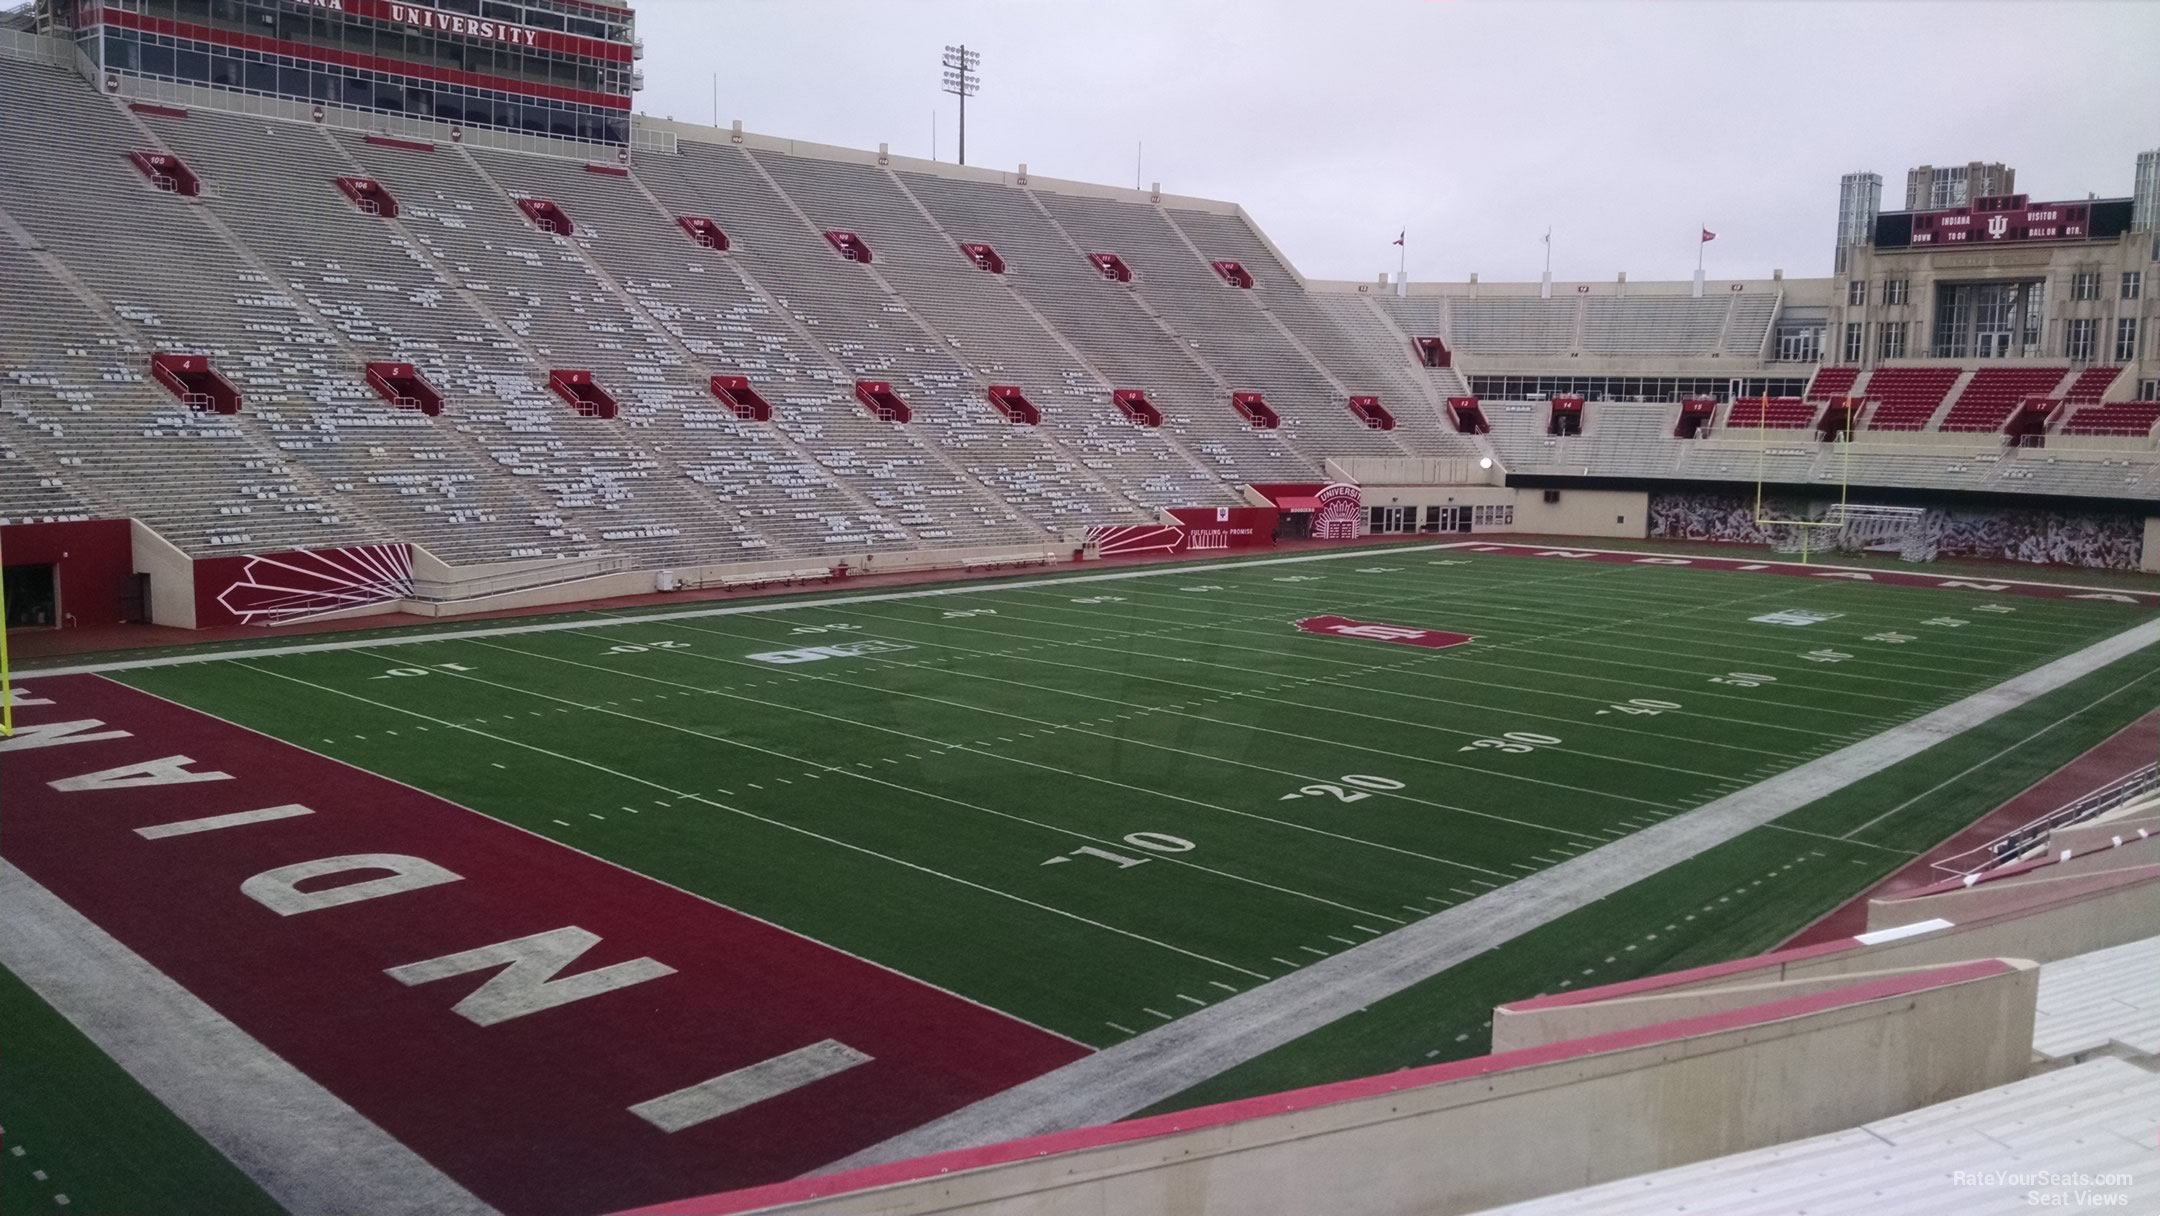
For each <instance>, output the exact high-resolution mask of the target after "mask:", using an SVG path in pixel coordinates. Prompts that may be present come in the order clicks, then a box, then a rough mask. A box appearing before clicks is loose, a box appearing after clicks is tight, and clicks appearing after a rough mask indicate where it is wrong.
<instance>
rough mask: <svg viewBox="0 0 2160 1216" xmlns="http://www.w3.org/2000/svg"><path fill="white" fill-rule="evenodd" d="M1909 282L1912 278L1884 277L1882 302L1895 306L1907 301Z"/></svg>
mask: <svg viewBox="0 0 2160 1216" xmlns="http://www.w3.org/2000/svg"><path fill="white" fill-rule="evenodd" d="M1909 283H1910V280H1907V279H1884V280H1883V284H1882V302H1883V303H1885V304H1889V305H1891V306H1893V307H1894V306H1896V305H1899V304H1903V303H1904V302H1905V291H1906V288H1907V286H1908V285H1909Z"/></svg>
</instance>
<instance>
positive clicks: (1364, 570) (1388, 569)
mask: <svg viewBox="0 0 2160 1216" xmlns="http://www.w3.org/2000/svg"><path fill="white" fill-rule="evenodd" d="M1357 572H1358V573H1359V574H1400V573H1402V567H1401V566H1359V567H1358V568H1357Z"/></svg>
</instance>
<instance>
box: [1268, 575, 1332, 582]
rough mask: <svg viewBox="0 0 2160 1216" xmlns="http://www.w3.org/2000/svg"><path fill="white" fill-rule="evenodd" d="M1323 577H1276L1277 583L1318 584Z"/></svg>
mask: <svg viewBox="0 0 2160 1216" xmlns="http://www.w3.org/2000/svg"><path fill="white" fill-rule="evenodd" d="M1321 577H1322V576H1321V575H1318V574H1278V575H1276V576H1275V581H1276V582H1278V583H1317V582H1319V581H1320V579H1321Z"/></svg>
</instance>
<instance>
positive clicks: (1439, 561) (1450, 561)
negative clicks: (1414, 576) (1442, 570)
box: [1425, 557, 1470, 566]
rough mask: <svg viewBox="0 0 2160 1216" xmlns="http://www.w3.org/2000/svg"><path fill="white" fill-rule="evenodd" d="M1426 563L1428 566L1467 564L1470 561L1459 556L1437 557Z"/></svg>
mask: <svg viewBox="0 0 2160 1216" xmlns="http://www.w3.org/2000/svg"><path fill="white" fill-rule="evenodd" d="M1425 564H1426V565H1428V566H1467V565H1469V564H1470V563H1469V562H1468V561H1466V560H1465V559H1463V558H1459V557H1436V558H1434V559H1433V560H1431V561H1429V562H1426V563H1425Z"/></svg>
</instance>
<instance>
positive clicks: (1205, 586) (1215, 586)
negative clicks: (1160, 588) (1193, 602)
mask: <svg viewBox="0 0 2160 1216" xmlns="http://www.w3.org/2000/svg"><path fill="white" fill-rule="evenodd" d="M1222 589H1223V586H1222V584H1221V583H1201V584H1200V585H1199V586H1197V587H1180V588H1178V590H1180V591H1221V590H1222Z"/></svg>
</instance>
